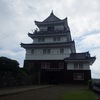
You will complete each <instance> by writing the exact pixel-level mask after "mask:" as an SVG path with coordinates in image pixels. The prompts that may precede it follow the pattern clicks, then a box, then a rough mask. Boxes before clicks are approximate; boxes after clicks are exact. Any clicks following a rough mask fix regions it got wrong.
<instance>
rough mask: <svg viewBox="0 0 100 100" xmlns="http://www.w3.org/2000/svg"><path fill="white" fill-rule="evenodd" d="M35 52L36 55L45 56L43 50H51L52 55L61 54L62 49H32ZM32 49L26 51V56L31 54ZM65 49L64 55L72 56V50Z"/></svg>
mask: <svg viewBox="0 0 100 100" xmlns="http://www.w3.org/2000/svg"><path fill="white" fill-rule="evenodd" d="M32 49H33V50H34V54H43V49H50V50H51V53H50V54H60V48H32ZM32 49H26V54H31V51H32ZM63 49H64V54H70V53H71V51H70V48H69V47H66V48H63Z"/></svg>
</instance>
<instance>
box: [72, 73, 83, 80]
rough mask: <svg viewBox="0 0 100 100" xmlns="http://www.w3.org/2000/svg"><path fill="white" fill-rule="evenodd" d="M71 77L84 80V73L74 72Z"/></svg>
mask: <svg viewBox="0 0 100 100" xmlns="http://www.w3.org/2000/svg"><path fill="white" fill-rule="evenodd" d="M73 79H74V80H84V74H83V73H74V74H73Z"/></svg>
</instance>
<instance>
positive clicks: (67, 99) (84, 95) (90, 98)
mask: <svg viewBox="0 0 100 100" xmlns="http://www.w3.org/2000/svg"><path fill="white" fill-rule="evenodd" d="M61 100H95V94H94V93H93V92H92V91H89V90H81V91H74V92H69V93H66V94H64V95H63V96H62V97H61Z"/></svg>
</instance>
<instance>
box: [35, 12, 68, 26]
mask: <svg viewBox="0 0 100 100" xmlns="http://www.w3.org/2000/svg"><path fill="white" fill-rule="evenodd" d="M65 22H67V18H65V19H63V20H61V19H59V18H58V17H56V16H55V15H54V14H53V12H52V13H51V14H50V15H49V16H48V17H47V18H46V19H45V20H44V21H42V22H39V21H35V24H36V25H37V26H41V25H43V26H44V25H49V24H50V25H51V24H54V25H55V24H62V23H65Z"/></svg>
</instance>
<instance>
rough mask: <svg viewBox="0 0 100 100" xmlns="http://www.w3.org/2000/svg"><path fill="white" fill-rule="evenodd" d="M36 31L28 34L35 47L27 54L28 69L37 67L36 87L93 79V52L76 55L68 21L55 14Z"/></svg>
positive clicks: (29, 49)
mask: <svg viewBox="0 0 100 100" xmlns="http://www.w3.org/2000/svg"><path fill="white" fill-rule="evenodd" d="M35 24H36V26H37V27H38V29H36V30H35V31H34V32H33V33H28V36H29V37H30V38H32V40H33V43H30V44H24V43H21V46H22V47H23V48H25V50H26V57H25V61H24V67H34V71H35V72H33V73H35V76H36V77H35V81H36V83H68V82H86V81H87V80H89V79H91V71H90V64H92V63H93V62H94V61H95V59H96V58H95V57H90V54H89V52H85V53H76V48H75V43H74V41H72V38H71V33H70V28H69V26H68V23H67V18H65V19H63V20H61V19H59V18H58V17H56V16H55V15H54V13H53V12H51V14H50V15H49V16H48V17H47V18H46V19H45V20H44V21H42V22H39V21H35Z"/></svg>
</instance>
